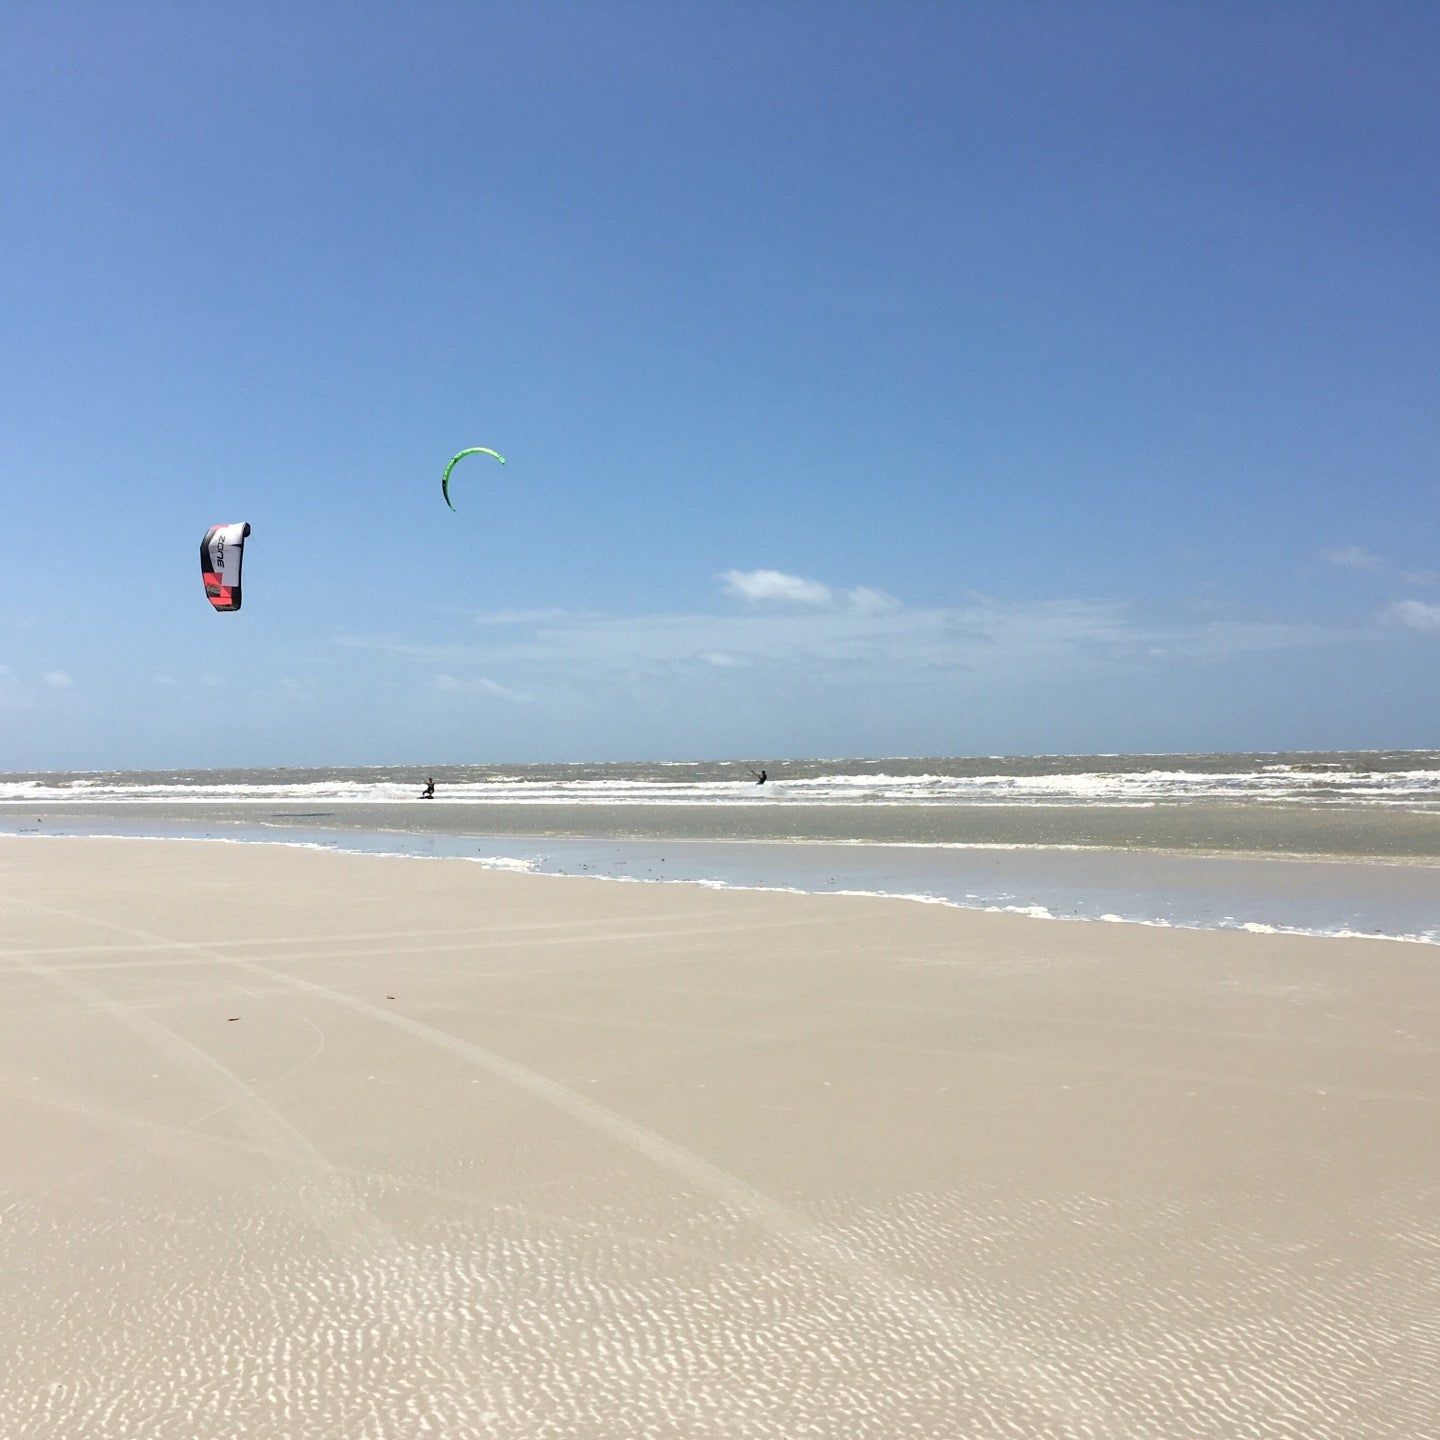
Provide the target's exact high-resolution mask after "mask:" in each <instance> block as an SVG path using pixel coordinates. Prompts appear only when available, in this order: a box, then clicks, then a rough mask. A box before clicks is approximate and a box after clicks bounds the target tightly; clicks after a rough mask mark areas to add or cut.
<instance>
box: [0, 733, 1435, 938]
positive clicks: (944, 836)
mask: <svg viewBox="0 0 1440 1440" xmlns="http://www.w3.org/2000/svg"><path fill="white" fill-rule="evenodd" d="M760 763H761V762H756V768H758V767H759V764H760ZM763 763H764V765H765V768H766V769H767V770H768V773H769V776H770V778H769V781H768V783H766V784H765V785H757V784H756V783H755V779H754V776H753V774H752V770H751V767H750V765H748V764H745V763H740V762H730V761H693V762H655V763H618V764H569V765H510V766H499V765H458V766H434V767H415V766H373V767H337V768H315V769H230V770H176V771H131V772H125V771H104V772H72V773H17V774H6V775H0V830H4V831H6V832H8V833H12V834H36V835H39V834H100V833H103V834H118V835H153V836H168V835H173V836H188V837H192V838H210V839H216V840H221V839H229V840H237V841H245V840H251V841H255V840H270V841H275V840H287V841H289V842H290V843H297V844H306V845H325V846H331V847H337V848H344V849H350V850H357V849H358V850H368V851H379V852H384V853H395V854H406V855H414V856H442V855H443V856H461V857H463V858H467V859H471V860H476V861H479V862H481V863H486V864H491V865H496V866H503V867H506V868H514V869H527V870H535V871H539V872H544V873H554V874H576V875H591V876H601V877H605V878H610V879H623V880H632V881H634V880H648V881H656V882H659V881H665V880H671V881H675V880H683V881H688V882H691V883H701V884H713V885H738V886H746V887H755V888H779V889H793V890H800V891H804V892H807V893H823V892H847V893H867V894H884V895H899V896H905V897H908V898H912V899H923V900H930V901H934V902H940V903H949V904H956V905H966V906H972V907H975V908H982V909H997V910H1013V911H1016V912H1018V913H1028V914H1035V915H1056V916H1061V917H1066V918H1074V919H1088V920H1108V921H1114V920H1131V921H1138V922H1143V923H1148V924H1157V925H1186V926H1195V925H1198V926H1204V927H1207V928H1209V927H1222V928H1251V929H1259V930H1269V929H1273V930H1281V931H1297V932H1301V933H1321V934H1348V935H1353V934H1360V935H1382V936H1391V937H1397V938H1405V939H1412V940H1423V941H1427V942H1431V943H1435V942H1440V751H1433V750H1430V751H1413V750H1412V751H1357V752H1329V753H1318V754H1317V753H1307V754H1258V753H1257V754H1231V755H1225V754H1214V755H1087V756H1027V757H1002V756H984V757H968V758H955V757H919V758H915V757H889V758H884V759H833V760H780V761H766V762H763ZM427 775H433V776H434V777H435V781H436V796H435V798H434V799H433V800H422V799H421V798H420V791H421V787H422V785H423V783H424V780H425V777H426V776H427Z"/></svg>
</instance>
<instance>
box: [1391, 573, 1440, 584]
mask: <svg viewBox="0 0 1440 1440" xmlns="http://www.w3.org/2000/svg"><path fill="white" fill-rule="evenodd" d="M1400 578H1401V579H1402V580H1403V581H1404V582H1405V583H1406V584H1407V585H1440V570H1405V571H1403V572H1402V573H1401V575H1400Z"/></svg>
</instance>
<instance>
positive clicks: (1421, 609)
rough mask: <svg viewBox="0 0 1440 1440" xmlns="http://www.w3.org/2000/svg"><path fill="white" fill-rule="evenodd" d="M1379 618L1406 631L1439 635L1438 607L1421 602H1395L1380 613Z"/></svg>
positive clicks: (1439, 609)
mask: <svg viewBox="0 0 1440 1440" xmlns="http://www.w3.org/2000/svg"><path fill="white" fill-rule="evenodd" d="M1381 618H1382V619H1384V620H1387V621H1389V622H1390V623H1391V624H1392V625H1403V626H1404V627H1405V628H1406V629H1407V630H1419V631H1422V632H1423V633H1426V634H1429V633H1440V605H1427V604H1426V603H1425V602H1424V601H1423V600H1397V601H1396V602H1395V603H1394V604H1393V605H1390V606H1387V607H1386V609H1385V610H1383V611H1382V612H1381Z"/></svg>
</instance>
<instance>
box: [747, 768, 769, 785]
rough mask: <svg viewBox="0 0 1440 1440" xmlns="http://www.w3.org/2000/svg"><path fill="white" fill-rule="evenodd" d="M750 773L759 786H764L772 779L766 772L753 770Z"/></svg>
mask: <svg viewBox="0 0 1440 1440" xmlns="http://www.w3.org/2000/svg"><path fill="white" fill-rule="evenodd" d="M750 773H751V774H752V775H753V776H754V777H755V783H756V784H757V785H763V784H764V783H765V782H766V781H767V780H768V779H769V778H770V776H769V775H768V774H767V773H766V772H765V771H764V770H752V771H751V772H750Z"/></svg>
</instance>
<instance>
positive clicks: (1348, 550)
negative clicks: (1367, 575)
mask: <svg viewBox="0 0 1440 1440" xmlns="http://www.w3.org/2000/svg"><path fill="white" fill-rule="evenodd" d="M1320 558H1321V559H1322V560H1328V561H1329V562H1330V564H1332V565H1338V566H1339V567H1340V569H1342V570H1379V569H1381V568H1382V567H1383V566H1384V564H1385V562H1384V561H1383V560H1382V559H1381V558H1380V557H1379V556H1378V555H1376V554H1375V553H1374V551H1372V550H1367V549H1366V548H1365V547H1364V546H1363V545H1342V546H1341V547H1340V548H1339V549H1338V550H1322V551H1321V552H1320Z"/></svg>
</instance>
